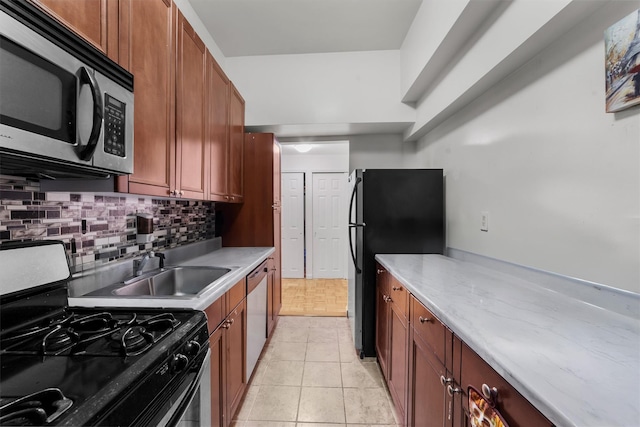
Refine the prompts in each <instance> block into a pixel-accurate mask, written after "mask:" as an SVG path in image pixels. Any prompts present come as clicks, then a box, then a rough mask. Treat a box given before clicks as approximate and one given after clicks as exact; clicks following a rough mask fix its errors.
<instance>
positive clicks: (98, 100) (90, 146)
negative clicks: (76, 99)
mask: <svg viewBox="0 0 640 427" xmlns="http://www.w3.org/2000/svg"><path fill="white" fill-rule="evenodd" d="M80 84H88V85H89V87H90V88H91V97H92V98H93V126H92V127H91V134H90V135H89V141H87V145H86V146H81V147H80V152H79V153H78V156H79V157H80V159H82V160H89V159H91V158H92V157H93V153H94V152H95V151H96V147H98V141H99V139H100V130H101V128H102V119H103V115H102V114H103V113H102V112H103V110H104V107H103V104H102V95H101V94H100V86H98V81H97V80H96V78H95V76H94V75H93V74H92V73H91V72H89V70H88V69H87V68H86V67H80Z"/></svg>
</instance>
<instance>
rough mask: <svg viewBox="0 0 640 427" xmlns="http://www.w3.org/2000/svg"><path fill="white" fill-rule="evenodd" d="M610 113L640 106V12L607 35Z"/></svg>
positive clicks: (606, 49)
mask: <svg viewBox="0 0 640 427" xmlns="http://www.w3.org/2000/svg"><path fill="white" fill-rule="evenodd" d="M604 47H605V69H606V94H607V99H606V103H607V113H613V112H616V111H620V110H624V109H625V108H629V107H631V106H633V105H638V104H640V9H638V10H636V11H635V12H633V13H631V14H630V15H628V16H626V17H624V18H622V19H621V20H620V21H618V22H616V23H615V24H613V25H612V26H610V27H609V28H607V30H606V31H605V32H604Z"/></svg>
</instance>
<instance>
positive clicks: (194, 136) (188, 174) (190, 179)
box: [174, 12, 209, 199]
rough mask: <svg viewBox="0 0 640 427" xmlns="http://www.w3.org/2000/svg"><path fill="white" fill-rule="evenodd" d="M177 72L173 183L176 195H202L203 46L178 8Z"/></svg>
mask: <svg viewBox="0 0 640 427" xmlns="http://www.w3.org/2000/svg"><path fill="white" fill-rule="evenodd" d="M177 31H178V42H177V43H178V45H177V52H178V56H177V60H176V64H177V72H176V183H175V188H174V191H176V192H177V194H175V195H176V196H178V197H185V198H189V199H204V193H205V185H206V172H207V169H208V164H209V159H208V158H207V155H206V152H205V149H206V143H205V117H206V102H205V97H206V91H205V69H206V49H205V46H204V42H203V41H202V40H201V39H200V37H198V34H196V32H195V30H194V29H193V27H192V26H191V25H189V22H187V20H186V19H185V18H184V16H182V14H181V13H180V12H178V28H177Z"/></svg>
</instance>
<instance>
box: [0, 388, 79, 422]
mask: <svg viewBox="0 0 640 427" xmlns="http://www.w3.org/2000/svg"><path fill="white" fill-rule="evenodd" d="M72 405H73V401H72V400H70V399H67V398H66V397H65V396H64V395H63V394H62V392H61V391H60V389H57V388H47V389H44V390H41V391H39V392H37V393H33V394H30V395H28V396H24V397H21V398H20V399H17V400H14V401H13V402H11V403H9V404H7V405H5V406H3V407H0V425H3V426H13V425H16V426H18V425H20V426H24V425H27V426H31V425H33V426H39V425H44V424H45V423H51V422H53V421H55V420H56V419H57V418H58V417H59V416H60V415H62V413H64V412H65V411H66V410H67V409H69V408H70V407H71V406H72Z"/></svg>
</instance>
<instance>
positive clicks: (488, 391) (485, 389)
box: [482, 384, 498, 401]
mask: <svg viewBox="0 0 640 427" xmlns="http://www.w3.org/2000/svg"><path fill="white" fill-rule="evenodd" d="M482 394H483V395H484V397H486V398H487V400H489V401H492V400H493V399H495V398H496V397H497V396H498V389H497V388H495V387H489V386H488V385H486V384H482Z"/></svg>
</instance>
